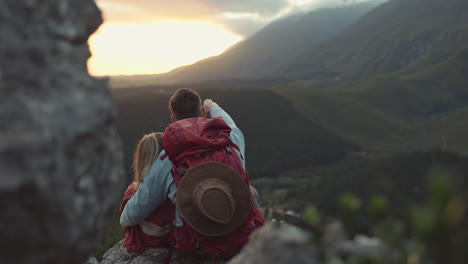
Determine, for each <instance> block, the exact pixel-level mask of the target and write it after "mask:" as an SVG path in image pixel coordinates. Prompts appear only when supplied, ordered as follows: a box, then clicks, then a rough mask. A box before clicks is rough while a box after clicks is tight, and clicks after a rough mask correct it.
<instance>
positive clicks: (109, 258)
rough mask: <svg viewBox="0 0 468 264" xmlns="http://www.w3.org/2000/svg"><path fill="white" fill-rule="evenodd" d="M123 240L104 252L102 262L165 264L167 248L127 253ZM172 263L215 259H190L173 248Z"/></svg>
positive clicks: (206, 262) (204, 262) (193, 263)
mask: <svg viewBox="0 0 468 264" xmlns="http://www.w3.org/2000/svg"><path fill="white" fill-rule="evenodd" d="M122 242H123V240H122V241H120V242H119V243H117V244H116V245H115V246H114V247H112V248H111V249H109V250H108V251H107V252H106V253H105V254H104V256H103V260H102V261H101V264H158V263H161V264H163V263H165V261H166V256H167V253H168V249H167V248H150V249H147V250H145V252H143V253H127V251H125V248H124V247H123V246H122ZM170 263H174V264H176V263H177V264H213V261H212V260H209V259H206V258H204V257H201V256H193V257H192V259H190V258H189V257H186V256H184V255H181V254H180V253H178V252H177V251H175V250H173V251H172V254H171V262H170ZM216 263H218V264H223V263H224V262H220V261H217V262H216Z"/></svg>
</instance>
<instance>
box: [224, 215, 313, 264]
mask: <svg viewBox="0 0 468 264" xmlns="http://www.w3.org/2000/svg"><path fill="white" fill-rule="evenodd" d="M312 252H313V249H312V246H311V244H310V243H309V235H308V233H307V232H305V231H303V230H301V229H299V228H297V227H294V226H291V225H287V224H281V225H280V224H274V223H271V224H268V225H265V226H264V227H262V228H261V229H259V230H257V231H255V232H254V233H253V234H252V236H251V237H250V241H249V243H248V244H247V245H246V246H245V247H244V249H243V250H242V251H241V252H240V253H239V254H238V255H237V256H235V257H234V258H233V259H232V260H231V261H229V262H228V264H256V263H269V264H276V263H278V264H279V263H281V264H289V263H295V264H306V263H307V264H314V263H318V262H317V261H316V258H315V257H314V255H313V254H312Z"/></svg>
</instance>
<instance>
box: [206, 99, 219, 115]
mask: <svg viewBox="0 0 468 264" xmlns="http://www.w3.org/2000/svg"><path fill="white" fill-rule="evenodd" d="M214 107H219V105H218V104H217V103H215V102H213V101H212V100H211V99H206V100H205V101H204V102H203V108H205V111H206V112H207V113H209V112H210V111H211V109H212V108H214Z"/></svg>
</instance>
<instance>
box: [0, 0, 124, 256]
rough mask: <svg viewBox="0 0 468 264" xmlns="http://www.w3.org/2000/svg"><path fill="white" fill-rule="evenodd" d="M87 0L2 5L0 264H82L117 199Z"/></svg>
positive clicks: (115, 165) (116, 162)
mask: <svg viewBox="0 0 468 264" xmlns="http://www.w3.org/2000/svg"><path fill="white" fill-rule="evenodd" d="M101 22H102V19H101V14H100V12H99V10H98V9H97V7H96V5H95V4H94V2H93V1H92V0H81V1H74V0H28V1H17V0H2V1H0V40H1V41H0V61H1V62H2V63H1V65H0V120H1V122H0V195H1V199H0V207H1V208H2V210H1V211H0V218H1V219H2V223H3V225H4V226H3V229H2V239H1V240H0V241H1V242H0V248H2V250H1V255H0V263H16V264H22V263H39V264H40V263H67V264H73V263H82V262H83V261H84V260H85V259H86V257H87V256H88V255H89V254H90V253H91V251H92V250H93V248H94V247H95V245H96V244H97V238H98V236H99V234H100V230H103V227H102V223H103V217H104V215H105V213H106V212H107V210H108V209H109V208H110V207H111V206H112V205H115V204H116V202H117V201H116V198H118V197H119V196H120V193H119V191H118V190H119V187H120V185H119V184H118V183H119V181H120V180H121V178H120V177H121V176H122V173H121V166H122V151H121V145H120V142H119V140H118V136H117V134H116V130H115V129H114V128H113V105H112V101H111V98H110V96H109V91H108V88H107V84H106V83H105V82H101V81H96V80H95V79H93V78H91V77H90V76H89V75H88V73H87V67H86V61H87V59H88V58H89V56H90V52H89V49H88V46H87V39H88V37H89V35H90V34H91V33H93V32H94V31H95V30H96V29H97V28H98V26H99V25H100V24H101Z"/></svg>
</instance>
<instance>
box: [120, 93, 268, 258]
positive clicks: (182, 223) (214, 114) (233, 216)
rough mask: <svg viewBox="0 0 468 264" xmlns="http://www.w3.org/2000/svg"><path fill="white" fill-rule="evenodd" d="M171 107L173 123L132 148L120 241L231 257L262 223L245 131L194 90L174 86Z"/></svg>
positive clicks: (130, 247)
mask: <svg viewBox="0 0 468 264" xmlns="http://www.w3.org/2000/svg"><path fill="white" fill-rule="evenodd" d="M169 108H170V111H171V114H172V115H171V118H172V121H173V123H171V124H170V125H169V126H168V127H167V128H166V130H165V131H164V134H162V133H152V134H149V135H145V136H144V137H143V138H142V139H141V140H140V142H139V143H138V145H137V147H136V151H135V156H134V161H133V167H134V177H135V180H134V182H133V183H132V184H131V185H130V186H129V187H128V188H127V190H126V192H125V197H124V200H123V202H122V205H121V212H122V215H121V218H120V223H121V225H122V226H123V227H124V230H125V241H124V246H125V248H126V249H127V251H128V252H141V251H144V250H145V249H147V248H150V247H164V246H168V247H171V248H175V249H176V250H178V251H179V252H181V253H183V254H186V255H189V256H191V255H192V254H203V255H205V256H207V257H209V258H211V259H214V260H217V259H226V258H229V257H232V256H233V255H235V254H237V253H238V252H239V251H240V249H241V248H242V246H243V245H244V244H246V243H247V241H248V238H249V235H250V234H251V233H252V232H253V231H254V230H255V229H256V228H258V227H259V226H261V225H263V222H264V219H263V215H262V214H261V212H260V210H259V208H258V203H257V197H256V195H255V194H256V191H255V189H253V188H252V187H251V186H250V185H249V178H248V174H247V172H246V171H245V160H244V151H245V141H244V136H243V134H242V132H241V130H240V129H239V128H238V127H237V126H236V124H235V123H234V121H233V120H232V118H231V117H230V116H229V115H228V114H227V113H226V112H225V111H224V110H223V109H221V108H220V107H219V106H218V105H217V104H216V103H214V102H213V101H211V100H209V99H208V100H205V101H204V104H203V105H202V101H201V99H200V96H199V95H198V93H197V92H195V91H193V90H191V89H180V90H177V91H176V92H175V93H174V95H173V96H172V97H171V99H170V100H169ZM207 113H210V115H211V118H205V115H206V114H207Z"/></svg>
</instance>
